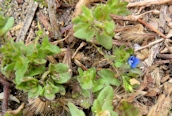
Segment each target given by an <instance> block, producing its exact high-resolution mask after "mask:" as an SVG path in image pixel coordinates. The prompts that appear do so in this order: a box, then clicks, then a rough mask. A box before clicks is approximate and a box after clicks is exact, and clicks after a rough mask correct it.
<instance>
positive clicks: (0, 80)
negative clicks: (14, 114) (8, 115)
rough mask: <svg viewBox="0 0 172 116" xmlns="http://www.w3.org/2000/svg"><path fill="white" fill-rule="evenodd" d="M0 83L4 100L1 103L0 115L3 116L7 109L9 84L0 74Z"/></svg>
mask: <svg viewBox="0 0 172 116" xmlns="http://www.w3.org/2000/svg"><path fill="white" fill-rule="evenodd" d="M0 83H1V84H2V85H3V92H4V99H3V101H2V115H3V116H4V114H5V112H6V111H7V108H8V98H9V94H10V93H9V87H10V83H8V82H7V81H6V80H5V79H4V78H3V76H2V75H1V74H0Z"/></svg>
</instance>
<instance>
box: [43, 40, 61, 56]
mask: <svg viewBox="0 0 172 116" xmlns="http://www.w3.org/2000/svg"><path fill="white" fill-rule="evenodd" d="M42 47H43V50H44V51H46V52H47V55H53V54H59V53H60V52H61V50H60V48H59V47H58V46H55V45H52V44H51V43H50V42H49V40H48V37H44V38H43V40H42Z"/></svg>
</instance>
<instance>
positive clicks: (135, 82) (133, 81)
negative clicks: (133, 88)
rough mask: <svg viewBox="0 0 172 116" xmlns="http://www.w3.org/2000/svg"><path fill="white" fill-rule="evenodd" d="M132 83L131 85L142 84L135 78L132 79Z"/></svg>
mask: <svg viewBox="0 0 172 116" xmlns="http://www.w3.org/2000/svg"><path fill="white" fill-rule="evenodd" d="M130 84H131V85H140V82H139V81H138V80H136V79H135V78H132V79H130Z"/></svg>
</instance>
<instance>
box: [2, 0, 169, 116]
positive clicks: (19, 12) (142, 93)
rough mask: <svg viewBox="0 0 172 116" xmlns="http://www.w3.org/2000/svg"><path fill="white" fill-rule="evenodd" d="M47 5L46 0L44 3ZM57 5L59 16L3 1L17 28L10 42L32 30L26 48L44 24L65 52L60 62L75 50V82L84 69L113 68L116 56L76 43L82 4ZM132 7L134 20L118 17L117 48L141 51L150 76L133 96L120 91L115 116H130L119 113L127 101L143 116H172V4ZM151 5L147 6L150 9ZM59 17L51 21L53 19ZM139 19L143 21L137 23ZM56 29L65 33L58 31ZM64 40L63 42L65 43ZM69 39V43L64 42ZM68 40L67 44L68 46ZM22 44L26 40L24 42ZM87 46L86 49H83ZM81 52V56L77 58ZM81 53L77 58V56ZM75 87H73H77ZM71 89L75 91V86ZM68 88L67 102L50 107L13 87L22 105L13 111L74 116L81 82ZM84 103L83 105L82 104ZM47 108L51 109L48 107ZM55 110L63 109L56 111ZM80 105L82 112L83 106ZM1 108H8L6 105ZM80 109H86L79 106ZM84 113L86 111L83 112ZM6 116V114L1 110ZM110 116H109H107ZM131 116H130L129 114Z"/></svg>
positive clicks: (58, 0) (25, 0)
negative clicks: (71, 103)
mask: <svg viewBox="0 0 172 116" xmlns="http://www.w3.org/2000/svg"><path fill="white" fill-rule="evenodd" d="M38 1H44V0H38ZM45 1H46V0H45ZM51 1H54V3H52V4H51V5H53V4H54V6H55V10H54V11H53V10H52V11H50V10H49V9H48V4H47V6H44V5H42V4H41V2H38V3H39V4H38V6H36V5H35V6H31V4H33V2H32V0H0V8H1V10H0V11H1V12H3V13H4V14H5V15H6V16H12V17H14V19H15V23H14V28H12V29H11V30H10V31H9V33H8V36H9V37H12V38H13V39H14V40H18V39H21V38H19V35H20V34H21V31H22V28H23V26H28V27H29V28H28V30H27V31H26V34H25V36H24V40H23V41H25V43H26V44H27V43H29V42H31V41H33V40H34V38H35V36H36V35H35V33H36V31H37V30H38V22H39V23H40V24H41V26H42V28H43V30H44V31H45V33H46V34H47V35H48V36H49V38H50V41H51V42H52V43H53V44H54V43H58V46H60V47H61V48H62V49H64V52H63V53H62V54H61V56H58V58H59V59H58V61H59V62H62V61H64V56H65V54H66V52H67V48H70V52H71V53H70V57H68V58H67V61H68V62H70V63H69V64H70V67H71V70H72V75H73V77H75V76H76V75H77V74H78V70H77V69H78V67H81V68H82V69H83V70H87V69H89V68H91V67H95V68H96V69H97V70H99V69H102V68H110V69H111V68H112V67H111V65H110V63H109V62H108V60H107V59H106V58H104V56H103V55H104V54H108V55H110V54H112V51H111V50H106V49H104V48H102V52H103V54H102V53H101V52H100V51H99V50H98V49H97V47H95V46H98V47H101V46H100V45H98V44H94V43H91V42H90V43H88V42H86V41H84V40H81V39H77V38H75V37H73V31H71V30H72V22H71V20H72V18H73V17H74V15H75V14H77V13H76V12H78V11H76V4H78V3H79V0H51ZM80 1H82V0H80ZM90 1H91V2H89V3H88V4H84V5H86V6H88V7H89V8H91V7H94V6H96V4H99V3H106V0H90ZM123 1H127V2H129V4H128V9H129V10H130V12H131V13H130V17H126V18H124V17H117V16H112V18H113V19H114V22H115V23H116V29H115V33H116V34H115V36H114V38H113V43H114V44H113V46H121V45H126V46H127V47H132V48H133V49H134V50H135V53H134V54H135V55H136V56H137V57H138V58H139V59H140V60H141V62H142V63H143V64H145V65H144V67H142V68H141V69H142V71H143V72H144V75H143V76H142V77H140V78H139V79H137V82H138V81H139V83H140V85H139V87H138V88H137V89H136V90H135V91H134V92H133V93H128V92H125V91H124V90H123V88H122V87H120V88H119V89H118V90H115V91H116V94H115V96H114V106H115V109H114V110H115V111H116V112H118V114H119V116H124V115H122V114H121V111H119V109H118V107H119V106H120V104H121V102H122V101H123V100H124V99H125V100H127V101H128V102H130V103H131V104H132V105H133V106H135V107H137V108H138V110H139V114H138V116H155V115H157V116H171V115H172V114H171V106H172V104H171V102H172V97H171V92H172V89H171V88H172V79H171V77H172V63H171V58H172V55H171V52H172V46H171V45H172V44H171V37H172V19H171V18H172V4H171V3H170V0H164V2H163V1H161V2H158V3H157V2H156V1H157V0H150V1H149V2H147V0H123ZM145 2H147V3H146V4H144V3H145ZM32 7H33V8H36V11H35V13H34V12H29V11H28V10H29V8H32ZM53 12H55V14H52V15H51V16H52V17H53V18H52V17H49V16H50V13H53ZM28 13H31V15H33V19H30V21H31V22H29V21H28V23H27V25H26V24H25V20H26V19H28V17H27V14H28ZM139 15H141V16H140V17H139V19H137V20H133V18H136V17H138V16H139ZM30 18H31V17H30ZM52 25H56V26H58V27H59V29H57V28H56V26H52ZM57 38H60V39H61V40H62V42H59V39H57ZM64 38H65V39H64ZM63 39H64V40H63ZM21 40H22V39H21ZM82 45H83V46H82ZM77 49H79V50H78V52H76V51H77ZM75 52H76V55H75V57H74V58H72V56H73V55H74V53H75ZM71 83H72V84H71ZM68 84H69V85H70V86H69V85H68ZM68 84H66V85H65V86H66V88H67V89H68V91H67V93H66V95H65V97H61V96H58V95H57V96H56V99H55V100H54V101H48V100H46V99H45V98H37V99H29V100H28V98H27V93H24V92H23V91H19V90H17V89H15V85H14V84H13V83H10V94H11V95H13V96H14V97H15V98H16V99H18V100H19V101H20V102H19V103H17V102H16V101H15V100H9V101H8V110H16V109H18V108H19V106H21V104H22V103H24V104H25V105H24V108H23V109H22V111H24V112H25V115H28V116H34V115H41V116H44V115H46V116H68V115H69V113H68V108H67V105H66V104H67V100H66V99H67V98H68V99H70V96H71V95H70V94H71V91H70V90H71V89H75V90H76V91H77V89H78V88H80V87H79V85H78V83H77V82H73V81H72V82H69V83H68ZM1 92H3V86H2V85H0V93H1ZM78 101H79V99H78ZM57 103H58V104H57ZM45 104H46V105H45ZM52 104H56V105H59V104H60V105H59V107H57V106H53V105H52ZM75 104H76V105H78V106H79V104H78V102H77V100H76V101H75ZM0 105H2V102H1V101H0ZM41 105H45V106H46V108H44V109H43V110H45V111H42V112H37V111H36V109H38V108H40V107H41ZM79 107H80V106H79ZM80 108H81V107H80ZM81 109H83V111H84V112H85V113H86V115H87V116H92V114H91V109H84V108H81ZM0 112H2V110H1V109H0ZM103 116H105V115H103ZM125 116H130V115H128V114H126V115H125Z"/></svg>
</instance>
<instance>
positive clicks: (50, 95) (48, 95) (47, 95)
mask: <svg viewBox="0 0 172 116" xmlns="http://www.w3.org/2000/svg"><path fill="white" fill-rule="evenodd" d="M44 97H45V98H46V99H48V100H50V101H52V100H54V99H55V94H51V93H47V92H45V93H44Z"/></svg>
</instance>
